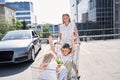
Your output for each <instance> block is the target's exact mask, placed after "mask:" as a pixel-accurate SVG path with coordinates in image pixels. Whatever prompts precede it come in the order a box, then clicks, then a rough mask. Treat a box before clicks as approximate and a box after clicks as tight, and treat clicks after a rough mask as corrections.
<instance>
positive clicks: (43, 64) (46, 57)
mask: <svg viewBox="0 0 120 80" xmlns="http://www.w3.org/2000/svg"><path fill="white" fill-rule="evenodd" d="M54 58H55V56H54V54H53V53H51V52H49V53H47V54H45V55H44V57H43V60H42V62H41V64H40V69H43V70H44V69H45V68H46V67H47V66H48V65H49V63H50V62H51V61H52V60H53V59H54Z"/></svg>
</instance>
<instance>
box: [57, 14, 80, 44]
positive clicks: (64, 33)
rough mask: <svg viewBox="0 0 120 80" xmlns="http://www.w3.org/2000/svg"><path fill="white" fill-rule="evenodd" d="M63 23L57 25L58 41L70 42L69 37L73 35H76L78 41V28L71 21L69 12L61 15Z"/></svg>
mask: <svg viewBox="0 0 120 80" xmlns="http://www.w3.org/2000/svg"><path fill="white" fill-rule="evenodd" d="M62 21H63V24H61V25H60V26H59V42H58V43H60V44H62V45H63V44H64V43H66V42H68V43H70V38H71V37H72V36H73V35H75V36H76V37H77V42H79V36H78V30H77V27H76V25H75V24H74V23H72V22H71V20H70V16H69V14H63V15H62Z"/></svg>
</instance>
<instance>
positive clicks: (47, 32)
mask: <svg viewBox="0 0 120 80" xmlns="http://www.w3.org/2000/svg"><path fill="white" fill-rule="evenodd" d="M50 35H51V33H50V25H49V24H44V25H43V34H42V37H43V38H48V37H49V36H50Z"/></svg>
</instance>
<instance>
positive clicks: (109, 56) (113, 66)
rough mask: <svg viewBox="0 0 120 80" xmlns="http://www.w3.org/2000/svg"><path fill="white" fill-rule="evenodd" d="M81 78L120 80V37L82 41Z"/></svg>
mask: <svg viewBox="0 0 120 80" xmlns="http://www.w3.org/2000/svg"><path fill="white" fill-rule="evenodd" d="M79 56H80V74H81V79H80V80H120V39H118V40H106V41H91V42H82V44H81V46H80V55H79Z"/></svg>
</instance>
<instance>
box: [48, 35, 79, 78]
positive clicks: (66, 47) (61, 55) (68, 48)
mask: <svg viewBox="0 0 120 80" xmlns="http://www.w3.org/2000/svg"><path fill="white" fill-rule="evenodd" d="M70 41H71V43H72V44H71V45H70V44H69V43H64V44H63V45H62V46H61V47H60V48H59V51H58V52H57V50H56V49H55V47H54V45H53V41H52V37H51V36H50V37H49V43H50V48H51V50H52V51H53V52H54V53H55V55H56V56H57V58H58V59H61V60H62V62H63V65H65V66H66V68H67V71H68V74H67V78H68V79H71V70H72V68H73V69H74V70H75V72H76V78H77V76H78V69H77V66H76V65H75V64H74V63H73V56H74V53H75V43H74V37H72V38H71V39H70Z"/></svg>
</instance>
